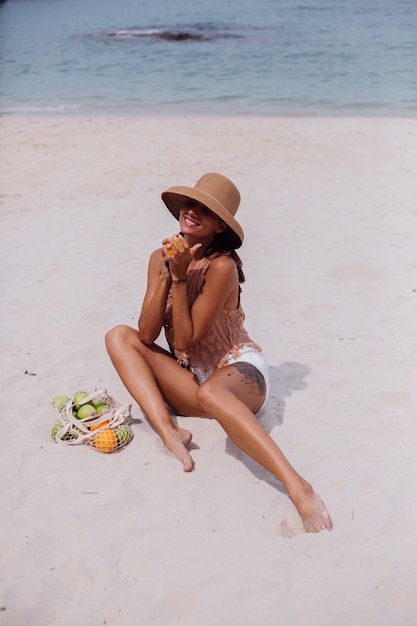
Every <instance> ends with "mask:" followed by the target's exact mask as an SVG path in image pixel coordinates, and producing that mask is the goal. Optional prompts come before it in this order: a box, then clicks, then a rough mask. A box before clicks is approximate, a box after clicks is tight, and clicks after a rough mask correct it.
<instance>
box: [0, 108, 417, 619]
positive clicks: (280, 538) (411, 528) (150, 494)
mask: <svg viewBox="0 0 417 626" xmlns="http://www.w3.org/2000/svg"><path fill="white" fill-rule="evenodd" d="M0 123H1V144H2V147H1V174H0V176H1V181H0V182H1V194H2V209H1V215H2V219H1V252H0V254H1V266H2V281H1V285H2V305H3V306H2V320H1V322H2V323H1V331H2V340H1V345H2V350H1V363H2V383H1V401H2V411H1V416H2V438H3V439H2V446H1V448H2V454H1V481H2V492H1V493H2V496H1V511H2V518H1V537H2V539H1V545H2V548H1V556H2V562H1V569H0V578H1V585H0V587H1V599H0V608H1V611H0V623H1V624H2V625H3V624H4V625H7V626H23V625H26V624H27V625H30V626H48V625H52V624H53V625H57V626H74V624H85V625H88V626H96V625H97V626H98V625H101V624H111V625H112V626H119V625H122V626H131V625H136V624H143V625H146V626H148V625H150V624H155V625H157V626H171V625H177V624H181V625H192V626H235V625H237V624H239V625H242V626H272V625H274V626H275V625H276V624H282V625H284V626H293V625H294V626H304V625H306V626H392V625H393V624H395V625H398V626H412V625H413V626H414V624H415V623H416V622H415V619H416V617H415V616H416V615H417V593H416V590H417V587H416V581H417V532H416V528H417V493H416V491H417V490H416V466H417V453H416V450H417V437H416V435H417V394H416V374H417V365H416V360H417V340H416V313H417V311H416V308H417V306H416V305H417V244H416V239H417V237H416V234H417V160H416V146H417V120H416V119H345V118H339V119H284V118H272V117H271V118H256V117H254V118H250V119H245V118H235V119H205V118H194V119H193V118H187V119H181V118H116V117H114V118H104V117H102V118H100V117H97V118H91V119H88V118H84V119H78V118H75V117H74V118H59V117H55V118H53V117H51V118H48V117H45V118H38V119H29V118H24V119H22V118H13V117H10V118H3V119H1V120H0ZM206 171H220V172H222V173H224V174H226V175H228V176H230V177H231V178H232V179H233V180H234V181H235V182H236V184H237V185H238V187H239V188H240V190H241V192H242V197H243V201H242V206H241V209H240V211H239V220H240V222H241V223H242V225H243V226H244V228H245V231H246V241H245V245H244V246H243V248H242V251H241V252H242V257H243V259H244V262H245V270H246V275H247V283H246V284H245V285H244V293H243V304H244V308H245V310H246V315H247V324H246V326H247V328H248V330H249V332H250V333H251V335H252V336H253V337H254V338H255V339H256V340H257V341H258V342H259V343H260V344H261V345H262V346H263V347H264V352H265V354H266V356H267V358H268V362H269V363H270V365H271V368H272V369H271V375H272V397H271V400H270V403H269V406H268V410H267V412H266V415H265V416H264V417H263V423H264V425H265V427H266V428H267V429H268V430H269V431H270V432H271V434H272V436H273V437H274V439H275V440H276V441H277V442H278V443H279V445H280V446H281V447H282V449H283V450H284V452H285V453H286V454H287V456H288V457H289V459H290V460H291V461H292V462H293V464H294V465H295V466H296V468H297V469H298V470H299V471H300V472H301V473H302V474H303V475H304V476H305V477H306V478H307V479H308V480H309V481H311V482H312V484H313V486H314V487H315V488H316V489H317V491H318V492H319V493H320V494H321V496H322V498H323V499H324V501H325V502H326V504H327V506H328V509H329V511H330V513H331V515H332V517H333V522H334V530H333V532H331V533H328V532H323V533H320V534H319V535H307V534H299V533H297V529H299V527H300V521H299V518H298V516H297V514H296V513H295V511H294V508H293V506H292V504H291V502H290V501H289V499H288V498H287V496H286V495H285V494H284V493H283V492H282V490H281V489H280V486H279V484H278V483H277V481H275V480H274V479H272V478H270V477H269V476H268V474H267V473H266V472H265V471H264V470H262V469H261V468H259V467H258V466H256V465H255V464H254V463H253V462H251V461H250V460H248V459H247V458H245V457H244V456H243V455H242V454H241V453H240V452H239V451H238V450H237V449H236V448H235V446H234V445H233V444H232V443H231V442H230V441H229V440H228V439H227V437H226V436H225V435H224V433H223V431H222V430H221V428H220V427H219V426H218V425H217V423H216V422H214V421H209V420H198V419H190V418H188V419H184V418H183V419H182V424H183V425H185V427H186V428H190V429H191V430H192V431H193V433H194V446H193V449H192V454H193V456H194V459H195V462H196V471H195V472H193V473H192V474H190V475H187V474H184V473H183V472H182V470H181V467H180V465H179V463H178V462H177V461H176V460H175V459H173V458H171V457H170V456H169V455H168V454H167V453H165V451H164V450H163V448H162V445H161V444H160V443H159V441H158V440H157V438H156V435H155V434H154V432H153V431H152V430H151V428H150V427H149V425H148V423H147V422H146V420H145V419H144V417H143V415H142V413H141V411H140V409H139V408H138V407H137V406H136V405H135V404H134V405H133V417H134V418H135V421H136V423H135V424H134V426H133V428H134V432H135V438H134V440H133V442H132V443H131V444H130V445H129V446H128V447H127V448H126V449H125V450H124V451H123V452H122V453H120V454H113V455H103V454H98V453H96V452H94V451H93V450H91V449H89V448H87V447H85V446H80V447H71V448H69V447H68V448H67V447H61V446H58V445H56V444H55V443H54V442H53V441H52V439H51V438H50V430H51V427H52V424H53V422H54V414H53V412H52V409H51V407H50V405H49V403H50V400H51V399H52V397H53V396H54V395H55V394H57V393H72V392H74V391H76V390H77V389H79V388H87V389H94V388H96V387H101V386H104V387H106V388H107V389H108V390H109V392H110V393H111V395H113V396H114V397H116V398H117V399H118V400H119V401H120V402H122V403H128V402H130V401H131V400H130V397H129V395H128V393H127V392H126V391H125V389H124V388H123V386H122V384H121V383H120V381H119V380H118V377H117V375H116V373H115V372H114V371H113V368H112V366H111V364H110V362H109V360H108V358H107V355H106V352H105V349H104V345H103V336H104V333H105V331H106V330H107V329H109V328H111V327H112V326H113V325H115V324H116V323H129V324H132V325H135V323H136V318H137V314H138V311H139V306H140V303H141V299H142V295H143V292H144V287H145V278H146V277H145V274H146V263H147V258H148V255H149V253H150V252H151V250H152V249H154V248H155V247H156V246H158V245H159V243H160V241H161V240H162V238H163V237H164V236H165V235H169V234H172V233H173V232H174V231H175V222H174V221H173V220H172V217H171V216H170V215H169V213H168V211H167V210H166V209H165V208H164V206H163V205H162V202H161V200H160V192H161V191H162V190H163V189H164V188H165V187H167V186H170V185H172V184H190V185H192V184H194V182H195V181H196V180H197V178H198V177H199V176H200V175H201V174H202V173H204V172H206ZM25 372H27V373H25ZM32 374H33V375H32Z"/></svg>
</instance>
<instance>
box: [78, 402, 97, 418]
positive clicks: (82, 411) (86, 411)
mask: <svg viewBox="0 0 417 626" xmlns="http://www.w3.org/2000/svg"><path fill="white" fill-rule="evenodd" d="M96 415H97V411H96V409H95V408H94V406H93V405H92V404H83V405H82V406H80V408H79V409H78V412H77V419H79V420H84V419H87V417H96Z"/></svg>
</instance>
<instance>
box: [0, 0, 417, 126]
mask: <svg viewBox="0 0 417 626" xmlns="http://www.w3.org/2000/svg"><path fill="white" fill-rule="evenodd" d="M0 56H1V58H0V112H1V113H3V114H7V113H8V114H13V113H33V112H39V113H48V112H61V113H62V114H66V113H71V112H77V113H83V112H89V113H94V112H96V113H102V112H105V113H107V114H109V113H113V112H114V113H122V114H123V113H139V114H146V113H150V112H151V113H164V114H171V113H174V114H175V113H181V114H183V113H188V112H189V113H197V114H199V113H202V114H206V113H209V114H225V115H229V114H230V115H239V114H267V115H269V114H270V115H286V114H290V115H329V114H330V115H347V114H353V115H406V116H407V115H408V116H410V115H412V116H414V115H416V114H417V0H117V1H114V0H6V1H5V2H1V1H0Z"/></svg>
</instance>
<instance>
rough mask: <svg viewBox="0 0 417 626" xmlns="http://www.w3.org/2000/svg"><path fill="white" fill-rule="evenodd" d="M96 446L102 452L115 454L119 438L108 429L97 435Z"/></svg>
mask: <svg viewBox="0 0 417 626" xmlns="http://www.w3.org/2000/svg"><path fill="white" fill-rule="evenodd" d="M94 444H95V446H96V448H97V450H100V452H105V453H108V452H114V450H116V448H117V437H116V434H115V432H114V430H112V429H111V428H106V429H105V430H102V431H101V432H99V433H97V435H96V436H95V438H94Z"/></svg>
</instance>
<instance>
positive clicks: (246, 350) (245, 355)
mask: <svg viewBox="0 0 417 626" xmlns="http://www.w3.org/2000/svg"><path fill="white" fill-rule="evenodd" d="M227 361H228V364H229V365H233V364H234V363H250V364H251V365H253V366H254V367H256V369H257V370H258V371H259V372H260V373H261V374H262V376H263V377H264V380H265V400H264V402H263V404H262V406H261V408H260V409H259V411H258V413H257V415H258V414H259V413H260V412H261V411H262V409H263V408H264V406H265V404H266V402H267V400H268V395H269V372H268V363H267V362H266V359H265V357H264V355H263V353H262V352H260V351H259V350H257V349H256V348H254V347H253V346H242V348H240V350H239V353H238V355H237V356H233V355H232V354H229V358H228V359H227ZM192 371H193V373H194V374H195V375H196V376H197V379H198V382H199V383H200V385H202V384H203V383H204V382H205V381H206V380H207V378H208V377H209V376H210V375H211V374H212V373H213V372H204V374H203V372H202V371H200V368H198V367H193V368H192Z"/></svg>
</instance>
